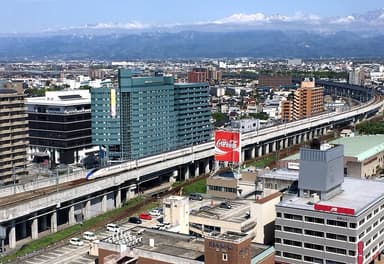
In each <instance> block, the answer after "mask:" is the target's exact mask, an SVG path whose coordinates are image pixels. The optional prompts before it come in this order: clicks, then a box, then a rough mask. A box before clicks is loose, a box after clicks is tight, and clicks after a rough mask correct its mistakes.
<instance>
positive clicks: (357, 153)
mask: <svg viewBox="0 0 384 264" xmlns="http://www.w3.org/2000/svg"><path fill="white" fill-rule="evenodd" d="M330 143H331V144H342V145H344V156H345V157H355V158H357V160H358V161H363V160H366V159H367V158H369V157H372V156H373V155H376V154H377V153H379V152H381V151H384V135H364V136H354V137H344V138H338V139H335V140H333V141H331V142H330ZM299 158H300V154H299V153H296V154H294V155H291V156H289V157H286V158H284V159H283V160H298V159H299Z"/></svg>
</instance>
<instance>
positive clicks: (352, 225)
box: [349, 223, 357, 228]
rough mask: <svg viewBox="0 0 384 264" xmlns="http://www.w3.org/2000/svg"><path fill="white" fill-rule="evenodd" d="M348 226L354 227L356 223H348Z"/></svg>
mask: <svg viewBox="0 0 384 264" xmlns="http://www.w3.org/2000/svg"><path fill="white" fill-rule="evenodd" d="M349 227H350V228H356V227H357V225H356V223H349Z"/></svg>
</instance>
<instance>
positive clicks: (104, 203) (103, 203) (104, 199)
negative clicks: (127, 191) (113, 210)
mask: <svg viewBox="0 0 384 264" xmlns="http://www.w3.org/2000/svg"><path fill="white" fill-rule="evenodd" d="M106 211H107V195H106V194H104V195H103V196H102V197H101V212H102V213H105V212H106Z"/></svg>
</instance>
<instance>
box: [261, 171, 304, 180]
mask: <svg viewBox="0 0 384 264" xmlns="http://www.w3.org/2000/svg"><path fill="white" fill-rule="evenodd" d="M258 178H268V179H277V180H287V181H297V180H298V179H299V171H298V170H287V169H278V170H271V171H269V172H267V173H264V174H262V175H259V176H258Z"/></svg>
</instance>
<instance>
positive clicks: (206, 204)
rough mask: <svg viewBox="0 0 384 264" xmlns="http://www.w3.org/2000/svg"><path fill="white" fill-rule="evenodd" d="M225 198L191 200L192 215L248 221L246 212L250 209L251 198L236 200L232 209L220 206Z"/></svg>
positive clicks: (232, 204) (229, 220) (232, 203)
mask: <svg viewBox="0 0 384 264" xmlns="http://www.w3.org/2000/svg"><path fill="white" fill-rule="evenodd" d="M221 202H223V199H220V200H219V199H217V200H216V199H210V200H209V201H207V200H205V199H204V200H203V202H198V201H190V207H191V208H192V210H191V216H196V217H202V218H209V219H220V221H228V222H234V223H243V222H246V221H247V219H246V218H245V214H246V213H247V212H248V211H249V210H250V201H249V200H234V201H231V202H230V204H231V206H232V208H231V209H225V208H220V203H221Z"/></svg>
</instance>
